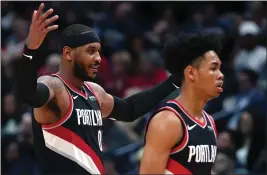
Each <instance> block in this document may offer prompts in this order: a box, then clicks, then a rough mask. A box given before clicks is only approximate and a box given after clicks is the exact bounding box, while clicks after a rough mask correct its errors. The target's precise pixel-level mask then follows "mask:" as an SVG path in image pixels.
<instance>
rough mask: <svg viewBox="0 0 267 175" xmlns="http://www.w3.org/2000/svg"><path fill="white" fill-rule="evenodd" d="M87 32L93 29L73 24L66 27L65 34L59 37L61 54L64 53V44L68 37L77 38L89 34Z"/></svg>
mask: <svg viewBox="0 0 267 175" xmlns="http://www.w3.org/2000/svg"><path fill="white" fill-rule="evenodd" d="M87 31H92V28H91V27H88V26H86V25H83V24H71V25H69V26H68V27H66V28H65V29H64V30H63V32H62V33H61V34H60V37H59V42H58V50H59V53H62V50H63V47H64V44H62V43H63V42H62V41H63V40H64V39H65V38H66V37H67V36H76V35H80V34H81V33H83V32H87Z"/></svg>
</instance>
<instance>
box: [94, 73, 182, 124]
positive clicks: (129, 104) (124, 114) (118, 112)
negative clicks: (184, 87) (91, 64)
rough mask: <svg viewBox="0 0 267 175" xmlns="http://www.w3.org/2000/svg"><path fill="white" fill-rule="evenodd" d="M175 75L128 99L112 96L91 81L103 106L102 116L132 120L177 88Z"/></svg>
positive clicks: (119, 119)
mask: <svg viewBox="0 0 267 175" xmlns="http://www.w3.org/2000/svg"><path fill="white" fill-rule="evenodd" d="M174 81H175V79H174V77H173V76H170V77H169V78H168V79H167V80H165V81H163V82H162V83H160V84H158V85H156V86H154V87H152V88H150V89H148V90H146V91H143V92H140V93H137V94H135V95H133V96H130V97H128V98H126V99H122V98H118V97H115V96H112V95H110V94H108V93H106V92H105V90H104V89H103V88H102V87H101V86H99V85H97V84H95V83H90V85H91V87H92V89H93V90H94V91H95V93H96V95H97V98H98V99H99V103H100V106H101V112H102V117H103V118H106V117H109V118H113V119H116V120H118V121H124V122H132V121H134V120H136V119H137V118H139V117H141V116H143V115H144V114H146V113H147V112H149V111H150V110H152V109H153V108H154V107H155V106H156V105H157V104H158V103H159V102H160V101H162V100H163V99H164V98H165V97H166V96H168V95H169V94H170V93H172V92H173V91H175V90H176V89H177V86H176V85H174Z"/></svg>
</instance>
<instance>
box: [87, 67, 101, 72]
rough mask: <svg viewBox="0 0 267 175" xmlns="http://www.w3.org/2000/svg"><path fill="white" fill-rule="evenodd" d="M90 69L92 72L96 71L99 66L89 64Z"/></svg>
mask: <svg viewBox="0 0 267 175" xmlns="http://www.w3.org/2000/svg"><path fill="white" fill-rule="evenodd" d="M89 68H90V69H93V71H94V72H97V71H98V69H99V66H89Z"/></svg>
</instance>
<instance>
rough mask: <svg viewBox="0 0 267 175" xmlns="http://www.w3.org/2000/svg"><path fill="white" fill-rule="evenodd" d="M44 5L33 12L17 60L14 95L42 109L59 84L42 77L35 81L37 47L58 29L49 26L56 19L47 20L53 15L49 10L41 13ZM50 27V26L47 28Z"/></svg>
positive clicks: (55, 26)
mask: <svg viewBox="0 0 267 175" xmlns="http://www.w3.org/2000/svg"><path fill="white" fill-rule="evenodd" d="M43 9H44V4H43V3H41V5H40V6H39V9H38V10H37V11H36V10H34V12H33V16H32V23H31V26H30V31H29V34H28V37H27V39H26V46H25V49H24V51H23V54H22V58H21V59H20V60H19V68H18V70H17V72H18V74H17V76H16V79H15V84H16V95H17V96H18V97H19V99H20V100H21V101H23V102H25V103H28V104H29V105H31V106H32V107H36V108H37V107H38V108H39V107H42V106H43V105H45V104H46V103H47V102H49V100H51V99H53V98H54V96H55V91H54V90H56V89H57V88H58V86H59V85H60V83H59V82H58V81H57V80H55V81H54V80H53V79H50V78H49V77H42V78H40V79H38V81H37V69H38V67H37V64H36V59H38V57H39V55H38V54H39V50H38V49H39V47H40V46H41V44H42V42H43V40H44V38H45V36H46V35H47V33H48V32H50V31H52V30H55V29H57V28H58V26H57V25H51V23H53V22H54V21H56V20H57V19H58V16H57V15H55V16H53V17H50V18H48V16H50V15H51V14H52V13H53V9H49V10H48V11H46V12H45V13H43ZM49 25H51V26H49Z"/></svg>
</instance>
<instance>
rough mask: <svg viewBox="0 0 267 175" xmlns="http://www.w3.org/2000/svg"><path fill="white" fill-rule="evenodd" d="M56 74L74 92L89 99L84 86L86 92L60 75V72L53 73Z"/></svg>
mask: <svg viewBox="0 0 267 175" xmlns="http://www.w3.org/2000/svg"><path fill="white" fill-rule="evenodd" d="M52 75H54V76H57V77H58V78H59V79H60V80H61V81H62V82H63V83H64V84H65V85H66V86H68V88H70V90H72V91H73V92H74V93H76V94H78V95H80V96H82V97H83V98H85V99H86V100H87V99H88V94H87V93H86V91H85V89H84V87H82V88H83V89H84V92H85V93H84V92H82V91H80V90H78V89H77V88H76V87H74V86H73V85H72V84H71V83H70V82H68V81H66V80H65V79H64V78H63V77H62V76H61V75H59V74H58V73H56V74H52Z"/></svg>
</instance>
